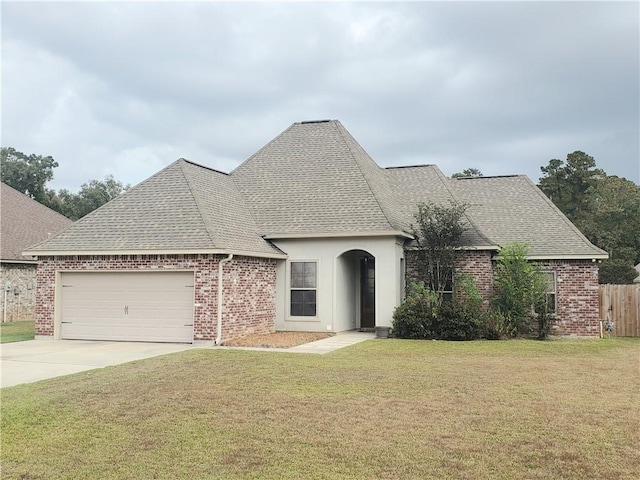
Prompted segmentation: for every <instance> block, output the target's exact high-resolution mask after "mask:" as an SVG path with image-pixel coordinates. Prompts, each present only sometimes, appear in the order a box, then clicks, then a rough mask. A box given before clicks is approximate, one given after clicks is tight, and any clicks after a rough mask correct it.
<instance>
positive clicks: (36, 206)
mask: <svg viewBox="0 0 640 480" xmlns="http://www.w3.org/2000/svg"><path fill="white" fill-rule="evenodd" d="M71 223H73V222H72V221H71V220H69V219H68V218H67V217H64V216H62V215H60V214H59V213H58V212H54V211H53V210H51V209H50V208H48V207H45V206H44V205H42V204H41V203H38V202H36V201H35V200H34V199H32V198H31V197H28V196H27V195H25V194H24V193H21V192H19V191H17V190H15V189H14V188H12V187H10V186H9V185H6V184H4V183H0V285H1V288H2V298H1V299H0V319H1V320H2V321H3V322H13V321H20V320H33V319H35V312H36V267H37V263H38V262H37V260H36V258H34V257H31V256H25V255H23V254H22V251H23V250H24V249H26V248H27V247H29V246H31V245H33V244H34V243H37V242H41V241H43V240H45V239H47V238H48V237H50V236H51V235H54V234H56V233H58V232H60V231H61V230H63V229H64V228H66V227H68V226H69V225H71Z"/></svg>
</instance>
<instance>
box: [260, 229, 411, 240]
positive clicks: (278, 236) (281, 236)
mask: <svg viewBox="0 0 640 480" xmlns="http://www.w3.org/2000/svg"><path fill="white" fill-rule="evenodd" d="M352 237H402V238H408V239H413V235H410V234H408V233H406V232H403V231H402V230H384V231H376V232H323V233H269V234H267V235H263V237H262V238H264V239H265V240H290V239H307V238H352Z"/></svg>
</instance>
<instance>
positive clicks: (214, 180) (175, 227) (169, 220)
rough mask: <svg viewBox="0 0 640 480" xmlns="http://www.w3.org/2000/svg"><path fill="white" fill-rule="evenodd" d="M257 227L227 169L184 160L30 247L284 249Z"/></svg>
mask: <svg viewBox="0 0 640 480" xmlns="http://www.w3.org/2000/svg"><path fill="white" fill-rule="evenodd" d="M257 231H258V230H257V228H256V225H255V222H254V221H253V218H252V216H251V214H250V212H249V210H248V209H247V208H246V205H245V204H244V202H243V200H242V198H241V197H240V195H239V193H238V192H237V190H236V189H235V187H234V185H233V183H232V181H231V179H230V178H229V176H228V175H227V174H224V173H221V172H217V171H215V170H211V169H208V168H205V167H201V166H199V165H196V164H193V163H191V162H188V161H186V160H184V159H180V160H177V161H176V162H174V163H172V164H171V165H169V166H168V167H166V168H165V169H163V170H161V171H160V172H158V173H157V174H155V175H154V176H152V177H151V178H149V179H147V180H145V181H144V182H142V183H141V184H139V185H137V186H136V187H134V188H132V189H130V190H128V191H127V192H125V193H124V194H122V195H121V196H119V197H117V198H115V199H114V200H112V201H111V202H109V203H107V204H105V205H103V206H102V207H100V208H99V209H97V210H95V211H94V212H92V213H90V214H89V215H87V216H86V217H84V218H82V219H80V220H78V221H77V222H76V223H74V224H73V225H72V226H71V227H69V228H68V229H66V230H64V231H63V232H61V233H60V234H59V235H57V236H55V237H53V238H51V239H49V240H47V241H45V242H43V243H41V244H39V245H36V246H34V247H32V248H30V251H32V252H34V253H40V254H41V255H44V254H45V253H43V252H56V253H58V254H62V253H63V252H70V253H71V252H77V253H82V252H97V253H105V252H132V251H135V252H145V251H149V252H157V251H184V252H193V251H196V252H197V251H214V250H215V251H218V250H220V251H229V252H247V253H255V254H259V255H281V254H282V252H280V251H279V250H278V249H276V248H275V247H274V246H273V245H271V244H270V243H268V242H267V241H265V240H264V239H263V238H261V237H260V236H259V235H258V233H257Z"/></svg>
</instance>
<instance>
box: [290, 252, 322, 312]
mask: <svg viewBox="0 0 640 480" xmlns="http://www.w3.org/2000/svg"><path fill="white" fill-rule="evenodd" d="M317 274H318V265H317V263H316V262H291V306H290V307H291V310H290V314H291V316H292V317H315V316H316V287H317Z"/></svg>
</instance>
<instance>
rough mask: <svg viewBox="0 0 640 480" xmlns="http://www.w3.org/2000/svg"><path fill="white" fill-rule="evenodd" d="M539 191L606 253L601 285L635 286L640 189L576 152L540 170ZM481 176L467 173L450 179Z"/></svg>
mask: <svg viewBox="0 0 640 480" xmlns="http://www.w3.org/2000/svg"><path fill="white" fill-rule="evenodd" d="M540 170H541V171H542V174H543V176H542V177H541V178H540V183H539V184H538V187H539V188H540V190H542V192H544V194H545V195H546V196H547V197H549V198H550V199H551V201H552V202H553V203H554V204H555V205H556V207H558V209H560V211H561V212H562V213H564V214H565V215H566V216H567V218H568V219H569V220H571V222H572V223H573V224H574V225H575V226H576V227H577V228H578V229H579V230H580V231H581V232H582V234H583V235H584V236H585V237H587V238H588V239H589V241H591V243H593V244H594V245H597V246H598V247H600V248H602V249H603V250H605V251H607V252H608V253H609V259H608V260H606V261H604V262H603V263H602V265H601V266H600V283H614V284H625V283H633V280H634V279H635V277H636V276H637V275H638V272H637V271H636V270H635V268H634V265H636V264H638V263H640V186H638V185H637V184H636V183H634V182H632V181H631V180H627V179H626V178H621V177H618V176H615V175H607V174H606V172H605V171H604V170H603V169H601V168H598V167H597V166H596V160H595V159H594V158H593V157H592V156H590V155H588V154H586V153H584V152H581V151H579V150H577V151H575V152H573V153H569V154H568V155H567V158H566V160H565V161H563V160H560V159H557V158H554V159H551V160H550V161H549V163H548V164H547V165H546V166H544V167H540ZM465 176H470V177H481V176H482V172H480V171H479V170H477V169H466V170H464V171H463V172H461V173H456V174H454V175H453V177H465Z"/></svg>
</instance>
